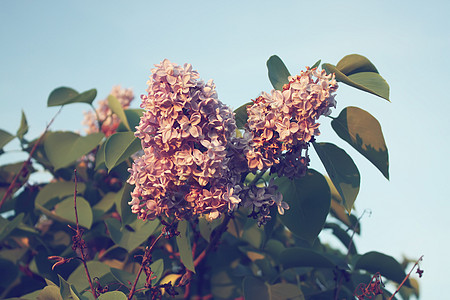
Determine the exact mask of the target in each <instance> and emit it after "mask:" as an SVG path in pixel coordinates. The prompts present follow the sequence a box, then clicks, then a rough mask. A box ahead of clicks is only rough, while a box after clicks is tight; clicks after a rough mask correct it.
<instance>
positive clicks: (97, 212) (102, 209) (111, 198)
mask: <svg viewBox="0 0 450 300" xmlns="http://www.w3.org/2000/svg"><path fill="white" fill-rule="evenodd" d="M116 198H117V193H113V192H109V193H107V194H106V195H105V196H104V197H103V198H102V200H100V202H98V203H97V204H95V205H94V207H92V214H93V216H94V222H95V221H98V220H100V219H101V218H102V217H103V216H104V214H105V213H106V212H107V211H108V210H110V209H111V207H113V205H114V203H115V201H116Z"/></svg>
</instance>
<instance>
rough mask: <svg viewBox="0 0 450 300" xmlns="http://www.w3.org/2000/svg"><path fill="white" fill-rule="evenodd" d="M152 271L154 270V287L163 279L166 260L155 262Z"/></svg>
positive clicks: (151, 267)
mask: <svg viewBox="0 0 450 300" xmlns="http://www.w3.org/2000/svg"><path fill="white" fill-rule="evenodd" d="M150 269H152V272H153V276H154V277H155V278H154V279H152V285H153V286H154V285H155V284H157V283H158V281H159V280H160V279H161V275H162V274H163V272H164V260H163V259H162V258H161V259H158V260H157V261H154V262H153V263H152V264H151V265H150Z"/></svg>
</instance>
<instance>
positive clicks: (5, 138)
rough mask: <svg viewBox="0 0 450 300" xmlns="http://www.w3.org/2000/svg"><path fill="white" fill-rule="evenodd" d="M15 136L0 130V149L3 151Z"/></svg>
mask: <svg viewBox="0 0 450 300" xmlns="http://www.w3.org/2000/svg"><path fill="white" fill-rule="evenodd" d="M14 138H15V136H13V135H12V134H10V133H9V132H6V131H4V130H2V129H0V149H3V147H5V146H6V145H7V144H8V143H9V142H11V141H12V140H13V139H14Z"/></svg>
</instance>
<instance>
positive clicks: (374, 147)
mask: <svg viewBox="0 0 450 300" xmlns="http://www.w3.org/2000/svg"><path fill="white" fill-rule="evenodd" d="M331 126H332V127H333V129H334V131H336V133H337V135H338V136H339V137H340V138H341V139H343V140H344V141H346V142H347V143H349V144H350V145H351V146H352V147H353V148H355V149H356V150H357V151H358V152H359V153H361V154H362V155H363V156H364V157H366V158H367V159H368V160H369V161H370V162H371V163H372V164H373V165H374V166H375V167H377V168H378V170H380V172H381V173H382V174H383V175H384V177H386V179H389V154H388V149H387V147H386V142H385V141H384V136H383V132H382V131H381V126H380V123H379V122H378V120H377V119H375V118H374V117H373V116H372V115H371V114H370V113H368V112H367V111H365V110H363V109H361V108H358V107H353V106H349V107H346V108H344V109H343V110H342V111H341V113H340V114H339V116H338V117H337V118H336V119H333V121H331Z"/></svg>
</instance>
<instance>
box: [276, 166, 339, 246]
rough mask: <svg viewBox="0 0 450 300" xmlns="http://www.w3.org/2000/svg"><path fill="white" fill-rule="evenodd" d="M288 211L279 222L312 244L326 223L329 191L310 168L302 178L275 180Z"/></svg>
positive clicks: (318, 174) (321, 179) (326, 185)
mask: <svg viewBox="0 0 450 300" xmlns="http://www.w3.org/2000/svg"><path fill="white" fill-rule="evenodd" d="M275 184H276V185H277V186H278V190H279V191H280V192H281V193H282V194H283V200H284V201H285V202H287V203H288V204H289V209H288V210H286V211H285V212H284V215H280V216H279V217H280V220H281V222H282V223H283V224H284V225H285V226H286V227H287V228H288V229H289V230H290V231H292V233H294V234H295V235H296V236H298V237H300V238H302V239H304V240H306V241H308V242H309V243H311V244H312V243H313V242H314V240H315V239H316V238H317V236H318V234H319V233H320V231H321V230H322V227H323V225H324V224H325V219H326V217H327V215H328V212H329V209H330V199H331V196H330V188H329V187H328V184H327V181H326V180H325V178H324V177H323V175H322V174H320V173H318V172H317V171H315V170H312V169H310V170H309V171H308V173H307V174H306V175H305V176H304V177H302V178H296V179H294V180H290V179H288V178H286V177H283V178H278V179H276V180H275Z"/></svg>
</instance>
